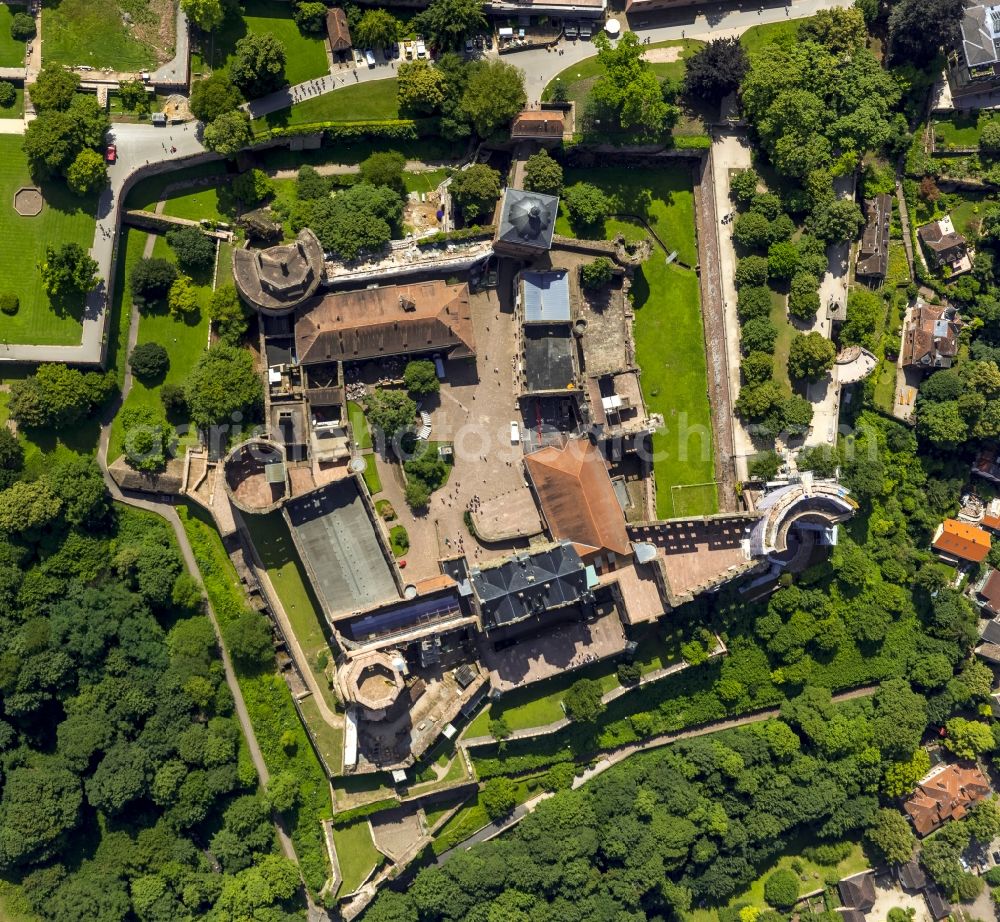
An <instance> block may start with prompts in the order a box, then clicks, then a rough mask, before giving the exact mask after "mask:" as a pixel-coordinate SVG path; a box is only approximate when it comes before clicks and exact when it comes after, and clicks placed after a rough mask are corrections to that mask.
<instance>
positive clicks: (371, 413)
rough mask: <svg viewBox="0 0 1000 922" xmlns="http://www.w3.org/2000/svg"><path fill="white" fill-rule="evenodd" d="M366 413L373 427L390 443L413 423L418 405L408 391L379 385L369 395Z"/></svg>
mask: <svg viewBox="0 0 1000 922" xmlns="http://www.w3.org/2000/svg"><path fill="white" fill-rule="evenodd" d="M365 414H366V415H367V417H368V422H369V424H370V425H371V427H372V428H373V429H374V430H376V432H379V433H381V434H382V438H383V439H384V440H385V442H387V443H388V442H391V441H392V440H393V439H394V438H395V437H396V435H397V434H398V433H399V432H401V431H403V430H404V429H407V428H409V427H410V426H412V425H413V418H414V417H415V416H416V415H417V405H416V404H415V403H414V402H413V401H412V400H411V399H410V397H409V395H408V394H407V393H406V391H398V390H387V389H386V388H382V387H377V388H375V389H374V390H373V391H372V392H371V393H370V394H369V395H368V397H367V402H366V406H365Z"/></svg>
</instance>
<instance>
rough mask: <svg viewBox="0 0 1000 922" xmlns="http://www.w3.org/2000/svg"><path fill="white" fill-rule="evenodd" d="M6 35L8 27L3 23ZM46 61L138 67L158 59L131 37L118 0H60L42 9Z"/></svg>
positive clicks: (151, 50)
mask: <svg viewBox="0 0 1000 922" xmlns="http://www.w3.org/2000/svg"><path fill="white" fill-rule="evenodd" d="M0 28H2V31H3V33H4V35H9V27H7V26H0ZM42 36H43V41H44V45H45V51H44V55H45V63H46V64H65V65H67V66H73V65H75V64H89V65H90V66H91V67H112V68H114V69H115V70H117V71H123V72H127V71H138V70H141V69H143V68H147V67H152V66H153V65H154V64H155V63H156V55H155V54H154V53H153V49H152V48H150V47H149V46H148V45H146V44H145V43H143V42H140V41H138V40H136V39H135V38H133V37H132V35H131V34H130V31H129V28H128V26H126V25H125V23H124V22H123V21H122V15H121V5H120V4H119V2H118V0H59V2H58V3H46V4H45V5H44V7H43V9H42Z"/></svg>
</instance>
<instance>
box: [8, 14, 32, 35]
mask: <svg viewBox="0 0 1000 922" xmlns="http://www.w3.org/2000/svg"><path fill="white" fill-rule="evenodd" d="M10 37H11V38H12V39H14V41H17V42H26V41H27V40H28V39H29V38H34V37H35V19H34V17H33V16H32V15H31V14H30V13H23V12H22V13H15V14H14V19H13V20H12V21H11V24H10Z"/></svg>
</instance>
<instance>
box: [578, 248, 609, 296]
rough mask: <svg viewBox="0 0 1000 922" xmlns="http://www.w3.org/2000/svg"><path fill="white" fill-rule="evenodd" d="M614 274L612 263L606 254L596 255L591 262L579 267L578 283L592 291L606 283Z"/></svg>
mask: <svg viewBox="0 0 1000 922" xmlns="http://www.w3.org/2000/svg"><path fill="white" fill-rule="evenodd" d="M614 274H615V266H614V263H613V262H611V260H610V259H608V258H607V256H598V257H597V259H595V260H594V261H593V262H592V263H587V264H586V265H583V266H581V267H580V283H581V284H582V285H583V287H584V288H586V289H588V290H590V291H594V290H596V289H598V288H603V287H604V286H605V285H607V284H608V282H610V281H611V279H612V278H613V277H614Z"/></svg>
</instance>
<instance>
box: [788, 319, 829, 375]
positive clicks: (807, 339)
mask: <svg viewBox="0 0 1000 922" xmlns="http://www.w3.org/2000/svg"><path fill="white" fill-rule="evenodd" d="M836 357H837V349H836V347H835V346H834V345H833V343H832V342H831V341H830V340H829V339H827V338H826V337H825V336H824V335H823V334H822V333H819V332H817V331H816V330H813V331H812V332H811V333H796V334H795V336H794V337H793V338H792V344H791V346H790V347H789V350H788V373H789V374H790V375H791V376H792V377H793V378H799V379H800V380H806V381H818V380H819V379H820V378H822V377H823V375H825V374H826V373H827V372H828V371H829V370H830V369H831V368H833V360H834V359H835V358H836Z"/></svg>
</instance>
